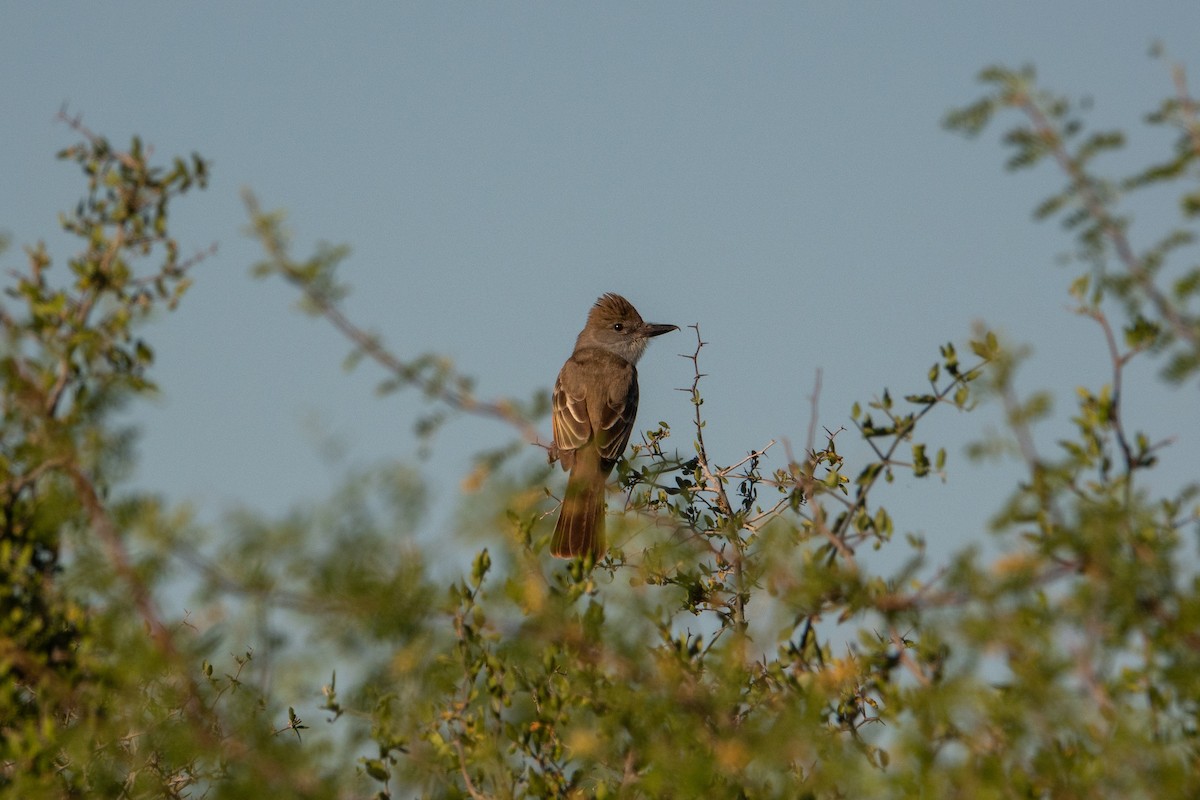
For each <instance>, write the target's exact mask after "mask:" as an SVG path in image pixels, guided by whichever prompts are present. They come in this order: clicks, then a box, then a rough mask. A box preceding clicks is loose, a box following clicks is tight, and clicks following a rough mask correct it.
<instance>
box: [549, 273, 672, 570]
mask: <svg viewBox="0 0 1200 800" xmlns="http://www.w3.org/2000/svg"><path fill="white" fill-rule="evenodd" d="M676 330H679V328H678V327H677V326H675V325H658V324H655V323H651V322H644V321H643V320H642V316H641V315H640V314H638V312H637V309H635V308H634V307H633V305H632V304H631V303H630V302H629V301H628V300H626V299H625V298H624V297H621V296H620V295H617V294H612V293H609V294H606V295H604V296H603V297H601V298H600V299H599V300H597V301H596V304H595V305H594V306H592V310H591V311H590V312H589V313H588V318H587V324H585V325H584V326H583V330H582V331H580V333H579V338H577V339H576V340H575V351H574V352H573V353H571V357H570V358H568V359H567V363H565V364H563V368H562V370H561V371H560V372H559V373H558V380H557V381H555V383H554V411H553V416H552V417H551V422H552V424H553V426H554V443H553V444H552V445H551V447H550V461H551V463H553V462H554V461H555V460H556V459H557V460H558V461H559V463H561V464H562V467H563V469H565V470H570V473H571V474H570V477H568V478H567V491H566V492H565V493H564V495H563V501H562V510H561V511H560V512H559V515H558V524H557V525H555V526H554V538H553V539H551V540H550V552H551V553H553V554H554V555H556V556H558V557H559V558H572V557H574V556H577V555H582V554H584V553H591V554H592V560H593V561H599V560H600V559H601V558H603V556H604V551H605V549H606V543H605V539H604V507H605V502H604V487H605V484H606V483H607V481H608V476H609V474H610V473H612V470H613V467H614V466H616V463H617V460H618V459H620V457H621V453H623V452H624V451H625V445H626V444H628V443H629V435H630V434H631V433H632V432H633V419H634V417H635V416H636V415H637V406H638V382H637V367H636V366H634V365H635V364H637V361H638V359H639V358H641V357H642V353H643V352H645V350H646V345H647V344H648V343H649V341H650V338H651V337H652V336H660V335H662V334H664V333H666V332H668V331H676Z"/></svg>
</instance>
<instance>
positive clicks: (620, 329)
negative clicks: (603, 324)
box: [613, 322, 625, 331]
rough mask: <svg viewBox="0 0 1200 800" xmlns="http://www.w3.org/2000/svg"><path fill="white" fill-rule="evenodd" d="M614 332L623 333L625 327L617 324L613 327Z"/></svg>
mask: <svg viewBox="0 0 1200 800" xmlns="http://www.w3.org/2000/svg"><path fill="white" fill-rule="evenodd" d="M613 330H614V331H623V330H625V326H624V325H622V324H621V323H619V322H618V323H617V324H615V325H613Z"/></svg>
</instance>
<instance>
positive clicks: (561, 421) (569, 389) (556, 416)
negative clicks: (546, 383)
mask: <svg viewBox="0 0 1200 800" xmlns="http://www.w3.org/2000/svg"><path fill="white" fill-rule="evenodd" d="M585 387H586V384H585V383H584V381H583V375H582V373H581V371H580V368H579V365H578V364H577V363H575V361H574V360H573V359H568V360H567V363H565V364H563V368H562V371H561V372H559V373H558V380H556V381H555V382H554V396H553V401H552V411H551V414H550V424H551V426H552V428H553V430H554V450H555V455H556V456H557V457H558V459H559V460H560V461H561V462H562V465H563V469H570V468H571V466H572V464H573V463H574V460H575V451H576V450H578V449H579V448H580V447H583V446H584V445H585V444H587V443H588V441H589V440H590V439H591V438H592V421H591V417H590V416H589V415H588V409H587V397H586V396H585V394H586V392H585Z"/></svg>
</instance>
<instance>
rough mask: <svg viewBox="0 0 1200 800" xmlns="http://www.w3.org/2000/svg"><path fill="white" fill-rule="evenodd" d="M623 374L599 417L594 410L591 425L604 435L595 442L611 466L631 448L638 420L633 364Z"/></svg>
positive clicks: (610, 387)
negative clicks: (634, 421)
mask: <svg viewBox="0 0 1200 800" xmlns="http://www.w3.org/2000/svg"><path fill="white" fill-rule="evenodd" d="M628 367H629V369H628V371H627V372H625V373H623V375H622V379H621V380H619V381H614V382H613V383H612V384H611V385H610V386H609V393H608V396H607V397H606V398H605V402H604V405H603V407H602V408H601V409H599V413H597V411H596V410H593V412H592V413H593V414H594V415H595V416H593V418H592V424H593V426H596V427H597V428H599V430H600V431H602V433H597V435H596V442H597V444H598V445H599V447H600V456H601V457H602V458H603V459H604V460H605V461H609V462H615V461H617V460H619V459H620V458H621V453H624V452H625V446H626V445H627V444H629V436H630V434H632V433H633V420H634V417H636V416H637V407H638V385H637V370H636V369H635V368H634V366H633V365H632V364H629V365H628Z"/></svg>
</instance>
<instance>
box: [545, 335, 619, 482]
mask: <svg viewBox="0 0 1200 800" xmlns="http://www.w3.org/2000/svg"><path fill="white" fill-rule="evenodd" d="M596 387H603V389H602V390H601V391H600V392H599V394H600V396H599V397H592V396H590V395H589V390H590V391H591V392H592V393H595V388H596ZM637 405H638V389H637V372H636V370H635V369H634V367H633V365H632V364H630V363H629V362H628V361H625V360H624V359H622V358H619V357H617V356H614V355H612V354H611V353H607V352H605V351H600V350H587V351H582V352H577V353H575V354H573V355H572V356H571V357H570V358H569V359H567V363H565V364H563V368H562V371H561V372H559V373H558V380H557V381H555V383H554V399H553V414H552V415H551V425H552V426H553V428H554V446H555V448H556V454H557V456H558V458H559V459H560V460H561V461H562V464H563V467H564V468H566V469H570V467H571V463H572V461H573V457H572V454H573V453H574V451H575V450H578V449H579V448H581V447H583V446H584V445H587V444H589V443H591V444H592V445H593V446H594V447H596V448H597V449H598V450H599V451H600V456H601V458H603V459H604V460H605V461H606V462H615V461H616V460H617V459H619V458H620V457H621V453H622V452H624V450H625V446H626V445H627V444H629V436H630V434H631V433H632V431H633V420H634V416H635V415H636V414H637ZM609 468H610V469H611V463H610V464H609Z"/></svg>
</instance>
